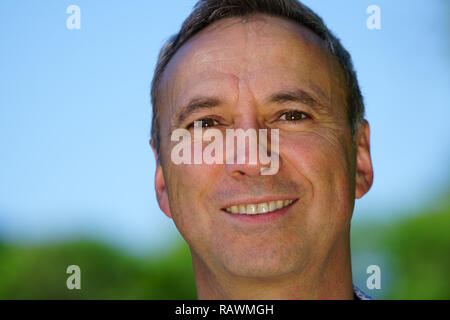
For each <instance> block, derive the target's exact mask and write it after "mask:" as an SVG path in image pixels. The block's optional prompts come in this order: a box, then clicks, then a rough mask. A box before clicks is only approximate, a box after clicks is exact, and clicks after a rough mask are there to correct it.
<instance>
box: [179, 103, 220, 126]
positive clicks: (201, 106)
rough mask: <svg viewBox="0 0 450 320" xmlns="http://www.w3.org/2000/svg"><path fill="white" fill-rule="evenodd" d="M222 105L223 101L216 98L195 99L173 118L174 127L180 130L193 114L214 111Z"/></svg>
mask: <svg viewBox="0 0 450 320" xmlns="http://www.w3.org/2000/svg"><path fill="white" fill-rule="evenodd" d="M220 104H221V100H220V99H218V98H215V97H203V96H200V97H194V98H193V99H191V100H190V101H189V102H188V104H187V105H186V106H184V107H182V108H180V110H179V111H178V112H177V113H176V114H175V115H174V116H173V118H172V119H173V121H172V126H173V127H175V128H179V127H180V125H181V124H182V123H183V122H184V121H185V120H186V119H187V118H188V117H189V116H190V115H191V114H193V113H197V112H200V111H203V110H210V109H213V108H215V107H217V106H219V105H220Z"/></svg>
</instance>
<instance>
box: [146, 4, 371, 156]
mask: <svg viewBox="0 0 450 320" xmlns="http://www.w3.org/2000/svg"><path fill="white" fill-rule="evenodd" d="M257 13H263V14H268V15H272V16H278V17H282V18H286V19H288V20H291V21H294V22H297V23H299V24H300V25H302V26H304V27H306V28H307V29H309V30H310V31H312V32H313V33H315V34H316V35H317V36H318V37H319V38H320V39H322V40H323V41H325V43H326V45H327V47H328V50H329V51H330V52H331V54H332V55H333V56H334V57H336V59H337V60H338V62H339V64H340V65H341V67H342V69H343V72H344V77H345V85H346V89H347V97H346V102H347V107H348V118H349V119H348V120H349V123H350V128H351V133H352V136H353V139H354V138H355V135H356V131H357V129H358V126H359V124H360V123H361V121H362V120H363V118H364V102H363V97H362V95H361V91H360V89H359V85H358V79H357V77H356V72H355V70H354V69H353V64H352V60H351V57H350V54H349V53H348V51H347V50H346V49H345V48H344V47H343V46H342V45H341V43H340V41H339V39H338V38H337V37H336V36H334V35H333V33H332V32H331V31H330V30H329V29H328V28H327V26H326V25H325V24H324V22H323V20H322V18H320V17H319V16H318V15H317V14H316V13H314V12H313V11H312V10H311V9H309V8H308V7H307V6H305V5H304V4H302V3H300V2H299V1H297V0H199V1H198V2H197V3H196V4H195V6H194V10H193V11H192V13H191V14H190V15H189V17H187V19H186V20H185V21H184V22H183V24H182V26H181V29H180V31H179V32H178V33H177V34H175V35H173V36H172V37H170V39H169V40H168V41H167V42H166V43H165V44H164V46H163V47H162V49H161V51H160V53H159V57H158V61H157V63H156V68H155V73H154V76H153V80H152V86H151V102H152V106H153V117H152V129H151V139H152V142H153V145H154V147H155V149H156V151H157V153H158V160H159V154H160V153H159V149H160V124H159V112H158V109H159V106H158V95H159V89H160V82H161V78H162V74H163V73H164V70H165V69H166V67H167V65H168V63H169V61H170V60H171V59H172V57H173V56H174V55H175V54H176V53H177V51H178V49H180V47H181V46H183V44H185V43H186V42H187V41H188V40H189V39H190V38H191V37H192V36H194V35H195V34H197V33H198V32H200V31H201V30H203V29H204V28H206V27H207V26H209V25H211V24H213V23H214V22H216V21H218V20H221V19H224V18H231V17H243V18H245V17H248V16H250V15H252V14H257Z"/></svg>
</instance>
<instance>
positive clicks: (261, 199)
mask: <svg viewBox="0 0 450 320" xmlns="http://www.w3.org/2000/svg"><path fill="white" fill-rule="evenodd" d="M277 200H283V201H284V200H294V202H292V203H291V205H292V204H294V203H295V202H296V201H297V200H298V198H297V197H294V196H292V197H286V196H265V197H259V198H242V199H236V200H233V201H232V202H229V203H227V204H225V205H224V206H222V207H221V208H220V209H221V210H225V209H226V208H229V207H231V206H237V205H240V204H244V205H247V204H258V203H263V202H270V201H277ZM291 205H289V206H287V207H286V208H288V207H290V206H291ZM280 210H281V209H280ZM276 211H278V210H276ZM225 212H226V211H225ZM274 212H275V211H274ZM264 214H267V213H264Z"/></svg>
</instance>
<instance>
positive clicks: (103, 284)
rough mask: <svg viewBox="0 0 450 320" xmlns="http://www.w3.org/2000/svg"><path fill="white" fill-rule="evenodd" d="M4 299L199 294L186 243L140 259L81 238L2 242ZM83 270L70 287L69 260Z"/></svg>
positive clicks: (0, 279) (0, 268)
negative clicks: (46, 242) (78, 286)
mask: <svg viewBox="0 0 450 320" xmlns="http://www.w3.org/2000/svg"><path fill="white" fill-rule="evenodd" d="M0 261H1V264H0V299H195V298H196V292H195V283H194V275H193V269H192V264H191V259H190V255H189V251H188V249H187V248H186V246H183V245H180V246H178V247H176V248H174V249H173V250H172V251H171V252H170V254H168V255H164V257H157V256H151V257H147V258H136V257H132V256H127V255H125V254H123V253H120V252H118V251H116V250H113V249H111V248H109V247H106V246H103V245H99V244H96V243H93V242H88V241H82V242H72V243H64V244H55V245H47V246H39V247H36V246H33V247H19V246H6V245H3V246H0ZM72 264H75V265H78V266H79V267H80V269H81V290H68V289H67V287H66V280H67V277H69V274H66V269H67V267H68V266H69V265H72Z"/></svg>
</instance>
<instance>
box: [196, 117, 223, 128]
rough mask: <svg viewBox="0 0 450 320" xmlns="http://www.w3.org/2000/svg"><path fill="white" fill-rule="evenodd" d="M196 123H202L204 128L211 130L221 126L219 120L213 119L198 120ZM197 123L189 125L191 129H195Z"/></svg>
mask: <svg viewBox="0 0 450 320" xmlns="http://www.w3.org/2000/svg"><path fill="white" fill-rule="evenodd" d="M195 122H201V127H202V128H210V127H214V126H217V125H218V124H219V122H217V120H214V119H213V118H204V119H200V120H196V121H195ZM195 122H192V123H191V124H190V125H189V128H190V127H195V126H196V125H195Z"/></svg>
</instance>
